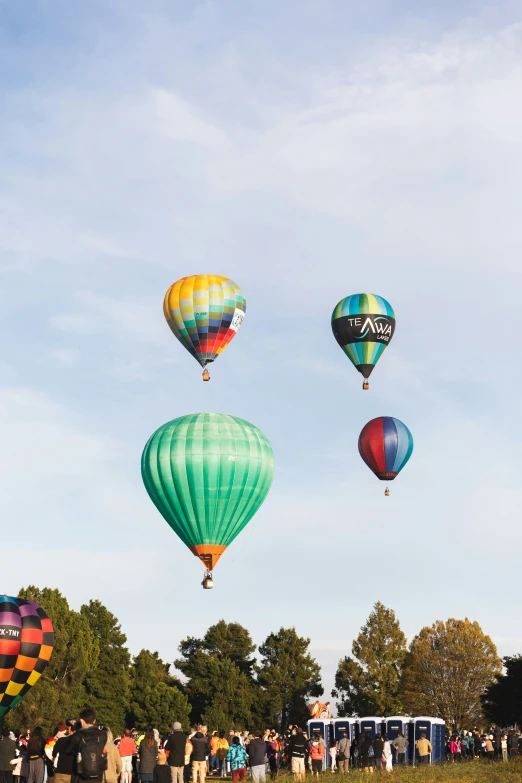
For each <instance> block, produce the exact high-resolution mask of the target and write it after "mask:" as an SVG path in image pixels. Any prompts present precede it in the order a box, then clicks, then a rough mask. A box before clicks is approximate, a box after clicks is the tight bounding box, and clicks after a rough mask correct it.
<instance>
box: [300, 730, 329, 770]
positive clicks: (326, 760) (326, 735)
mask: <svg viewBox="0 0 522 783" xmlns="http://www.w3.org/2000/svg"><path fill="white" fill-rule="evenodd" d="M306 725H307V727H308V736H309V738H310V739H312V737H313V736H314V734H320V735H321V737H322V738H323V739H324V741H325V745H326V753H325V754H324V756H323V770H325V769H326V765H327V764H328V765H329V764H330V762H331V759H330V754H329V753H328V748H329V747H330V740H331V739H332V737H333V726H332V721H331V719H330V718H314V720H309V721H308V723H307V724H306Z"/></svg>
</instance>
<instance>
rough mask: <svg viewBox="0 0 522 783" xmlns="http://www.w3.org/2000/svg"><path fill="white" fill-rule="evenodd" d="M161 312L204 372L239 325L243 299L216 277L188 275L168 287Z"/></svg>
mask: <svg viewBox="0 0 522 783" xmlns="http://www.w3.org/2000/svg"><path fill="white" fill-rule="evenodd" d="M163 312H164V315H165V318H166V320H167V323H168V325H169V326H170V328H171V330H172V332H173V333H174V335H175V336H176V337H177V339H178V340H179V341H180V343H181V344H182V345H183V346H184V347H185V348H186V349H187V351H188V352H189V353H190V354H191V355H192V356H193V357H194V358H195V359H196V360H197V361H198V362H199V363H200V364H201V366H202V367H203V368H204V372H203V380H204V381H208V380H210V375H209V373H208V370H207V369H206V366H207V364H209V362H213V361H214V360H215V359H217V357H218V356H219V355H220V353H222V352H223V351H224V350H225V348H226V347H227V345H228V344H229V343H230V342H231V340H232V339H233V338H234V337H235V335H236V333H237V330H238V329H239V327H240V326H241V324H242V323H243V318H244V317H245V313H246V299H245V297H244V296H243V294H242V293H241V289H240V288H239V286H238V285H237V284H236V283H234V282H233V281H232V280H229V278H228V277H221V276H220V275H190V277H182V278H181V280H178V281H177V282H176V283H173V285H171V286H170V288H169V290H168V291H167V293H166V294H165V300H164V303H163Z"/></svg>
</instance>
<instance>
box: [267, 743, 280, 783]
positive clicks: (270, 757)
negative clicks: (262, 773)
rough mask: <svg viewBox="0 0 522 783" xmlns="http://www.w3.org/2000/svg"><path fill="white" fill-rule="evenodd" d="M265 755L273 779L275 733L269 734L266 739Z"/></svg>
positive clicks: (275, 775) (275, 762)
mask: <svg viewBox="0 0 522 783" xmlns="http://www.w3.org/2000/svg"><path fill="white" fill-rule="evenodd" d="M266 755H267V758H268V768H269V770H270V778H271V779H272V780H275V779H276V777H277V768H278V764H277V740H276V736H275V734H270V735H269V736H268V739H267V740H266Z"/></svg>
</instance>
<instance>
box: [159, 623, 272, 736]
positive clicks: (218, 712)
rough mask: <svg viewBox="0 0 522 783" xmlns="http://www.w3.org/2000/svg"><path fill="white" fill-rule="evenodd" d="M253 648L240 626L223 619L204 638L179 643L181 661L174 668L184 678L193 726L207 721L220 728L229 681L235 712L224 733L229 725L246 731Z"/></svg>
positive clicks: (252, 689)
mask: <svg viewBox="0 0 522 783" xmlns="http://www.w3.org/2000/svg"><path fill="white" fill-rule="evenodd" d="M255 649H256V647H255V645H254V643H253V642H252V639H251V637H250V634H249V633H248V631H247V630H246V629H245V628H243V626H241V625H239V623H226V622H225V621H224V620H220V621H219V622H218V623H216V625H213V626H211V627H210V628H209V629H208V631H207V633H206V634H205V636H204V637H203V639H195V638H194V637H189V638H188V639H185V640H183V641H182V642H181V644H180V646H179V652H180V653H181V658H179V659H178V660H176V661H175V665H176V668H177V669H179V671H180V672H182V673H183V674H184V675H185V677H186V678H187V684H186V686H185V692H186V694H187V696H188V698H189V700H190V703H191V705H192V711H191V720H192V722H193V723H197V722H199V721H201V720H206V721H208V722H209V723H210V724H211V725H212V726H217V725H218V724H217V723H216V722H215V721H218V723H219V725H220V726H221V724H222V721H223V720H224V715H223V711H222V709H221V706H220V705H221V704H222V703H224V701H225V700H228V694H230V693H231V691H230V687H229V681H230V679H231V678H232V681H233V682H234V683H235V684H236V686H237V689H238V690H237V695H236V699H235V702H234V704H235V706H234V709H233V711H232V712H230V713H229V715H228V720H227V721H226V725H225V726H223V730H225V729H226V728H228V727H229V726H230V724H231V723H234V724H235V725H237V726H239V725H241V726H242V727H243V726H244V727H245V728H246V726H247V725H248V721H249V716H250V714H251V713H250V710H251V705H252V704H253V702H254V700H255V691H256V686H255V682H254V679H253V668H254V663H255V662H254V659H253V657H252V654H253V653H254V651H255ZM232 701H234V700H232Z"/></svg>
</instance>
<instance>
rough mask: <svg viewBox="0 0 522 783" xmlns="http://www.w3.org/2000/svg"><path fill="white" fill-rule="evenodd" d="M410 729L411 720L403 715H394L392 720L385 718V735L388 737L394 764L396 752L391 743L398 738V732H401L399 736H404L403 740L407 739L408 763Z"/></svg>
mask: <svg viewBox="0 0 522 783" xmlns="http://www.w3.org/2000/svg"><path fill="white" fill-rule="evenodd" d="M411 728H412V723H411V718H408V717H406V716H404V715H395V716H394V717H392V718H386V734H387V735H388V739H389V740H390V743H391V749H392V756H393V763H394V764H396V763H397V751H396V750H395V748H394V746H393V742H394V740H396V739H397V737H398V736H399V732H401V734H403V735H404V737H405V739H407V740H408V743H409V744H408V747H407V748H406V762H408V759H409V758H410V753H411V750H412V744H413V743H412V731H411Z"/></svg>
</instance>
